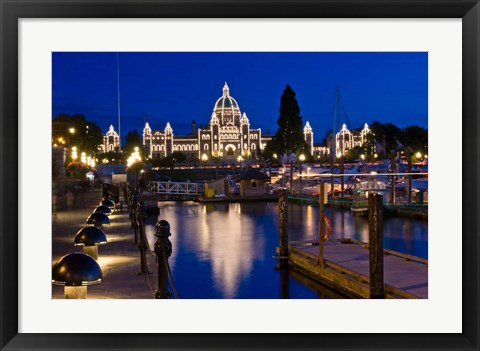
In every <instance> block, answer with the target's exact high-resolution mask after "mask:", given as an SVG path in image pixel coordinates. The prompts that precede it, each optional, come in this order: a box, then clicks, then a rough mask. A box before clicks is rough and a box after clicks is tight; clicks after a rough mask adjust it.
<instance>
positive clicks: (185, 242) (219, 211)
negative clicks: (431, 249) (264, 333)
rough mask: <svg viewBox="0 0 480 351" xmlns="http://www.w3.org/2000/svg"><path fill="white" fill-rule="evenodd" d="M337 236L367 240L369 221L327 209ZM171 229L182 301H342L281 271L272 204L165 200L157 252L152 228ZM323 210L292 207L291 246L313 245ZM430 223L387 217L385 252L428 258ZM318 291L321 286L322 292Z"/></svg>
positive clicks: (172, 260)
mask: <svg viewBox="0 0 480 351" xmlns="http://www.w3.org/2000/svg"><path fill="white" fill-rule="evenodd" d="M325 214H326V215H327V216H329V217H330V220H331V222H332V237H333V238H354V239H357V240H362V241H366V242H367V241H368V222H367V219H366V218H362V217H353V216H351V214H350V212H349V211H343V210H331V209H326V210H325ZM159 219H165V220H167V221H168V222H169V223H170V226H171V232H172V236H171V237H170V240H171V241H172V244H173V254H172V257H171V258H170V265H171V267H172V270H173V274H174V277H175V280H176V285H177V289H178V290H179V292H181V296H182V298H339V297H340V296H339V295H338V294H335V293H334V292H332V291H331V290H329V289H327V288H324V287H321V286H319V285H318V284H314V283H312V282H311V281H310V280H308V279H305V278H304V277H303V276H301V275H299V274H294V273H293V274H292V272H290V274H289V273H288V272H284V271H281V270H278V269H276V268H275V267H276V263H277V262H276V260H275V259H273V258H272V255H273V254H274V253H275V247H276V246H278V208H277V204H275V203H243V204H238V203H236V204H224V203H221V204H198V203H194V202H162V203H160V215H159V217H158V218H153V217H151V218H149V220H148V222H147V227H146V233H147V237H148V241H149V244H150V247H152V248H153V244H154V241H155V238H154V232H155V228H154V223H155V221H156V220H159ZM318 219H319V216H318V208H316V207H313V206H300V205H294V204H290V206H289V220H288V230H289V238H290V240H308V239H310V240H311V239H316V238H317V235H318ZM427 232H428V223H427V222H426V221H421V220H414V219H403V218H402V219H400V218H386V219H385V222H384V236H385V243H384V245H385V248H390V249H393V250H397V251H401V252H405V253H409V254H413V255H417V256H420V257H427ZM319 287H320V288H319Z"/></svg>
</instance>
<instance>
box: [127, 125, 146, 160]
mask: <svg viewBox="0 0 480 351" xmlns="http://www.w3.org/2000/svg"><path fill="white" fill-rule="evenodd" d="M135 148H138V153H139V154H140V157H141V158H142V159H143V139H142V137H141V136H140V134H139V133H138V131H137V130H136V129H134V130H133V131H129V132H128V133H127V136H126V137H125V145H124V146H123V148H122V150H123V155H124V158H125V159H127V158H128V157H130V155H131V154H132V153H133V152H135Z"/></svg>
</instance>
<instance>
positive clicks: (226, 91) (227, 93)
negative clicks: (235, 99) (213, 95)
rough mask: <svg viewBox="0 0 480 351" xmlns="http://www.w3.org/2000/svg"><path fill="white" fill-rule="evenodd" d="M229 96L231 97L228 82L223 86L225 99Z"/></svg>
mask: <svg viewBox="0 0 480 351" xmlns="http://www.w3.org/2000/svg"><path fill="white" fill-rule="evenodd" d="M228 96H230V89H229V88H228V84H227V82H225V85H224V86H223V97H228Z"/></svg>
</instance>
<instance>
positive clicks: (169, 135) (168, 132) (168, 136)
mask: <svg viewBox="0 0 480 351" xmlns="http://www.w3.org/2000/svg"><path fill="white" fill-rule="evenodd" d="M164 132H165V157H166V156H169V155H171V154H172V152H173V129H172V127H171V126H170V122H167V125H166V127H165V130H164Z"/></svg>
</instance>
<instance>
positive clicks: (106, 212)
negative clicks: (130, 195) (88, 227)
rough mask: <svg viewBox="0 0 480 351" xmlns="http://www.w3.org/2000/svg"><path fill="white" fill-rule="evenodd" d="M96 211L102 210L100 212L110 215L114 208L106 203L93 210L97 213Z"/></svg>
mask: <svg viewBox="0 0 480 351" xmlns="http://www.w3.org/2000/svg"><path fill="white" fill-rule="evenodd" d="M95 212H100V213H103V214H106V215H107V216H109V215H111V214H112V210H111V209H110V207H108V206H105V205H100V206H97V207H96V208H95V209H94V210H93V213H95Z"/></svg>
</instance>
